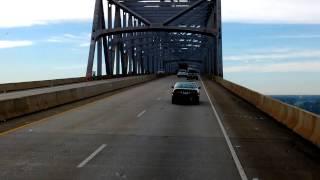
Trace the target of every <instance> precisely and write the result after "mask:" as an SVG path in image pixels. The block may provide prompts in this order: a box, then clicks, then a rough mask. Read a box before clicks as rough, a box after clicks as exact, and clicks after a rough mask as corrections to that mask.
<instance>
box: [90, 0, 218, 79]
mask: <svg viewBox="0 0 320 180" xmlns="http://www.w3.org/2000/svg"><path fill="white" fill-rule="evenodd" d="M220 1H221V0H211V1H208V0H186V1H165V2H164V1H152V0H144V1H140V0H121V1H118V0H96V4H95V12H94V19H93V26H92V33H91V43H90V51H89V57H88V66H87V77H88V78H91V77H92V74H93V73H92V72H93V64H94V58H95V53H97V57H96V58H97V66H96V67H97V75H98V76H101V75H102V74H103V72H102V65H103V62H104V63H105V69H106V72H105V73H106V74H107V75H113V74H118V75H120V74H123V75H126V74H144V73H155V72H156V71H158V70H160V69H164V70H166V71H168V72H169V71H170V72H172V71H174V69H175V68H177V67H178V66H177V65H178V64H179V63H182V62H183V63H185V62H188V63H191V64H195V63H196V64H198V65H199V64H200V65H201V70H202V71H203V70H205V71H203V72H206V73H210V74H211V73H213V74H215V75H218V76H222V75H223V70H222V45H221V44H222V40H221V2H220ZM104 5H107V6H108V7H107V8H104V7H103V6H104ZM104 10H106V11H107V13H106V14H105V13H104ZM165 14H170V16H171V17H168V18H165V19H164V17H166V15H165ZM105 15H106V17H105ZM105 19H107V22H106V21H105ZM160 20H161V21H160ZM106 23H107V24H106ZM96 46H97V48H96ZM103 57H104V58H105V60H104V61H103V60H102V59H103Z"/></svg>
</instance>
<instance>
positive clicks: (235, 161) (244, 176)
mask: <svg viewBox="0 0 320 180" xmlns="http://www.w3.org/2000/svg"><path fill="white" fill-rule="evenodd" d="M200 80H201V83H202V85H203V89H204V91H205V92H206V95H207V97H208V99H209V102H210V104H211V108H212V110H213V112H214V115H215V116H216V118H217V120H218V123H219V126H220V128H221V131H222V133H223V136H224V138H225V139H226V141H227V144H228V147H229V150H230V152H231V155H232V158H233V161H234V163H235V164H236V166H237V169H238V172H239V174H240V177H241V179H242V180H248V177H247V175H246V173H245V171H244V169H243V167H242V165H241V162H240V160H239V158H238V156H237V154H236V151H235V150H234V148H233V146H232V143H231V141H230V138H229V136H228V135H227V132H226V130H225V128H224V126H223V124H222V121H221V119H220V116H219V114H218V112H217V110H216V109H215V107H214V105H213V103H212V101H211V98H210V96H209V94H208V92H207V88H206V86H205V85H204V83H203V81H202V78H200Z"/></svg>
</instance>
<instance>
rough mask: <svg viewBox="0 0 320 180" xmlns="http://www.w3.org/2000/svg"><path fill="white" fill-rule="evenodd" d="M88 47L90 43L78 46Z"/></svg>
mask: <svg viewBox="0 0 320 180" xmlns="http://www.w3.org/2000/svg"><path fill="white" fill-rule="evenodd" d="M89 46H90V42H88V43H82V44H80V47H89Z"/></svg>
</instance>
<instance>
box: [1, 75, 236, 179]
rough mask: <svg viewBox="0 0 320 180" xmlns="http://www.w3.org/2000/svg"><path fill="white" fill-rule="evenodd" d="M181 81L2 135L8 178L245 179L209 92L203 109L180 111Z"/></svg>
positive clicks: (131, 91)
mask: <svg viewBox="0 0 320 180" xmlns="http://www.w3.org/2000/svg"><path fill="white" fill-rule="evenodd" d="M176 81H179V79H177V78H176V77H174V76H170V77H167V78H162V79H159V80H156V81H152V82H148V83H145V84H142V85H139V86H136V87H133V88H130V89H128V90H127V91H123V92H120V93H117V94H115V95H112V96H110V97H107V98H104V99H101V100H99V101H95V102H93V103H90V104H87V105H84V106H81V107H78V108H75V109H72V110H69V111H66V112H63V113H60V114H58V115H54V116H51V117H49V118H46V119H42V120H40V121H38V122H35V123H33V124H29V125H27V126H24V127H22V128H18V129H16V130H14V131H11V132H9V133H3V134H1V136H0V151H1V160H0V179H2V180H3V179H33V180H36V179H39V180H42V179H136V180H144V179H146V180H162V179H163V180H170V179H177V180H178V179H181V180H187V179H192V180H194V179H201V180H206V179H210V180H212V179H241V176H240V173H239V165H237V163H236V162H235V160H234V156H233V155H232V153H231V152H232V151H230V149H229V146H228V144H227V141H226V138H225V136H224V134H223V132H222V129H221V127H220V125H219V122H218V119H217V117H216V115H215V113H214V111H213V109H212V107H211V104H210V101H209V99H208V97H207V95H206V93H205V88H202V89H201V97H200V100H201V103H200V105H172V104H171V85H173V83H174V82H176ZM198 82H199V84H201V82H200V81H198ZM202 87H203V86H202ZM240 171H241V169H240Z"/></svg>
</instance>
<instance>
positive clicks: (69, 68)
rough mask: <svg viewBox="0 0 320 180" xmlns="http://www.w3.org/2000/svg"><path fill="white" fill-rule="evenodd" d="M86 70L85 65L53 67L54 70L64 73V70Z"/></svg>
mask: <svg viewBox="0 0 320 180" xmlns="http://www.w3.org/2000/svg"><path fill="white" fill-rule="evenodd" d="M86 68H87V65H86V64H77V65H71V66H59V67H54V68H53V69H54V70H58V71H65V70H84V69H86Z"/></svg>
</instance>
